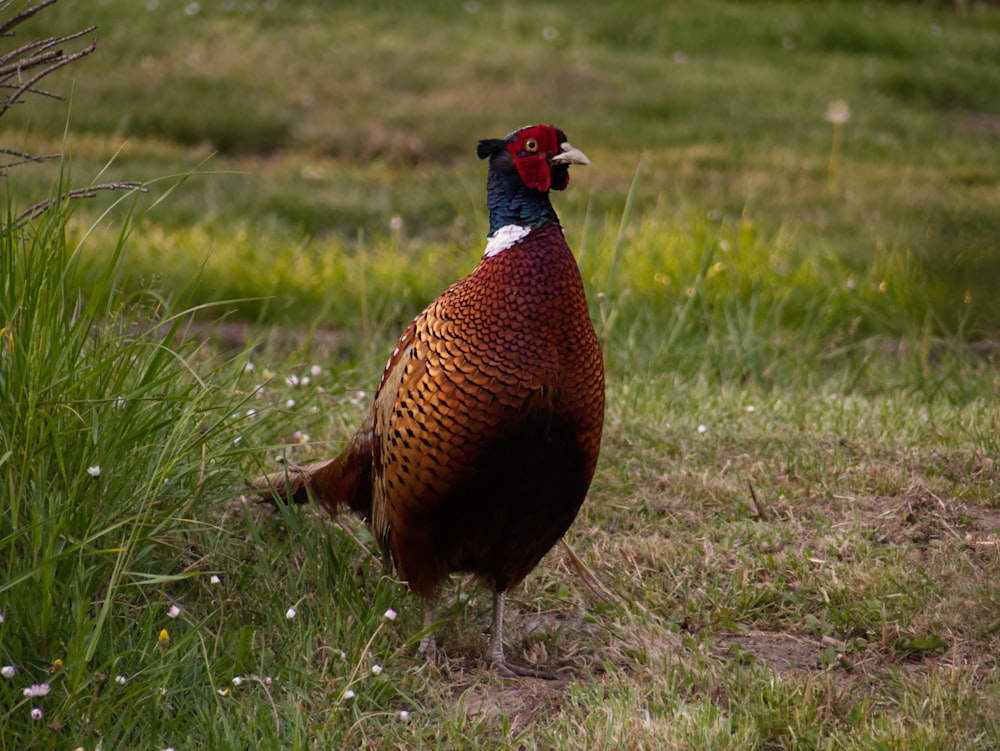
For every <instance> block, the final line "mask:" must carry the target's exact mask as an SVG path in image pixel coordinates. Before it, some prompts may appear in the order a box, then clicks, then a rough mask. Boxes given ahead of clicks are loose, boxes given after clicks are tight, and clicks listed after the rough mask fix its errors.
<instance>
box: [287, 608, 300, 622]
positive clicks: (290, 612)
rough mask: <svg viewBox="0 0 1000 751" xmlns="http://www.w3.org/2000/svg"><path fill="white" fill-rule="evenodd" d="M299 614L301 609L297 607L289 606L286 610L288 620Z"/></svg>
mask: <svg viewBox="0 0 1000 751" xmlns="http://www.w3.org/2000/svg"><path fill="white" fill-rule="evenodd" d="M298 614H299V611H298V610H296V609H295V608H288V610H286V611H285V618H287V619H288V620H292V618H294V617H295V616H297V615H298Z"/></svg>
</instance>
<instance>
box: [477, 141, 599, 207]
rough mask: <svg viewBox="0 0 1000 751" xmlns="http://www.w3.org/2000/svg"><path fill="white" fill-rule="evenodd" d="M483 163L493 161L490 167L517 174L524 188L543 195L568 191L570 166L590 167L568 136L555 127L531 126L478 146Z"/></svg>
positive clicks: (588, 161) (480, 143)
mask: <svg viewBox="0 0 1000 751" xmlns="http://www.w3.org/2000/svg"><path fill="white" fill-rule="evenodd" d="M477 153H478V154H479V158H480V159H486V158H487V157H489V159H490V167H491V168H493V169H495V170H497V171H500V172H512V171H513V170H515V169H516V170H517V174H518V175H519V176H520V178H521V182H523V183H524V185H525V187H527V188H531V189H532V190H537V191H540V192H542V193H544V192H546V191H548V190H565V189H566V186H567V185H569V165H571V164H582V165H587V164H590V160H589V159H588V158H587V155H586V154H584V153H583V152H582V151H580V150H579V149H576V148H574V147H573V146H572V145H570V143H569V141H567V140H566V134H565V133H563V132H562V130H561V129H559V128H557V127H556V126H554V125H529V126H527V127H524V128H521V129H520V130H516V131H514V132H513V133H511V134H510V135H509V136H507V137H506V138H487V139H484V140H482V141H480V142H479V147H478V149H477Z"/></svg>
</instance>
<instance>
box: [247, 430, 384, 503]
mask: <svg viewBox="0 0 1000 751" xmlns="http://www.w3.org/2000/svg"><path fill="white" fill-rule="evenodd" d="M251 487H252V488H253V490H255V491H256V492H257V493H259V494H260V495H261V496H262V497H264V498H266V499H268V500H274V499H277V500H281V501H285V502H291V503H308V502H309V501H310V500H314V501H316V502H317V503H319V504H320V505H321V506H322V507H323V508H325V509H326V510H327V511H328V512H330V514H331V515H332V516H336V515H337V513H338V512H339V511H340V509H341V508H342V507H343V506H347V507H348V508H349V509H351V510H352V511H354V512H356V513H358V514H360V515H361V516H362V517H364V518H365V519H369V518H370V517H371V505H372V492H371V487H372V450H371V441H370V440H367V438H366V437H365V436H364V435H363V434H361V433H359V434H358V435H356V436H354V438H353V439H352V440H351V442H350V443H349V444H348V445H347V447H346V448H345V449H344V450H343V452H341V453H340V455H339V456H337V457H336V458H335V459H329V460H328V461H325V462H316V463H314V464H307V465H305V466H298V465H295V464H288V465H286V466H285V467H284V469H282V470H280V471H278V472H272V473H270V474H267V475H262V476H261V477H258V478H256V479H255V480H254V481H253V482H252V483H251Z"/></svg>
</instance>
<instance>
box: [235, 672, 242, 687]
mask: <svg viewBox="0 0 1000 751" xmlns="http://www.w3.org/2000/svg"><path fill="white" fill-rule="evenodd" d="M233 685H234V686H242V685H243V676H242V675H234V676H233Z"/></svg>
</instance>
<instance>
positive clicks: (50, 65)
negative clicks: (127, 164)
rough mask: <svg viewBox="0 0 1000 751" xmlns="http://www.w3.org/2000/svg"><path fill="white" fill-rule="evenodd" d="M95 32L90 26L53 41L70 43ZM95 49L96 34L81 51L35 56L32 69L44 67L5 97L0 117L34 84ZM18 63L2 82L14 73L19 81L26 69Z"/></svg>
mask: <svg viewBox="0 0 1000 751" xmlns="http://www.w3.org/2000/svg"><path fill="white" fill-rule="evenodd" d="M96 30H97V27H96V26H91V27H89V28H86V29H84V30H83V31H78V32H77V33H75V34H70V35H68V36H65V37H61V38H60V39H59V40H55V41H58V42H66V41H70V40H73V39H77V38H79V37H81V36H84V35H85V34H91V33H94V32H96ZM48 41H49V42H53V43H55V41H53V40H48ZM50 46H51V45H50ZM95 49H97V36H96V34H95V35H94V38H93V39H92V40H91V42H90V44H88V45H87V46H86V47H84V48H83V49H80V50H77V51H76V52H74V53H72V54H69V55H64V54H63V53H62V51H61V50H57V51H56V53H57V55H56V56H55V57H47V56H36V57H35V58H34V59H35V60H36V61H40V62H35V63H34V64H33V66H34V67H38V66H44V67H42V69H41V70H40V71H38V72H37V73H35V75H33V76H32V77H31V78H29V79H27V80H24V81H23V82H22V83H21V84H20V85H19V86H18V87H17V89H15V90H14V92H13V93H12V94H10V95H9V96H8V97H7V99H6V101H0V117H2V116H3V114H4V113H5V112H6V111H7V110H8V109H10V108H11V106H12V105H14V104H15V103H16V102H17V101H18V100H19V99H20V98H21V97H22V96H23V95H24V94H25V93H28V92H32V91H33V87H34V85H35V84H36V83H38V82H39V81H40V80H41V79H43V78H45V76H47V75H49V74H50V73H53V72H55V71H57V70H59V68H63V67H65V66H67V65H69V64H71V63H74V62H76V61H77V60H79V59H80V58H83V57H86V56H87V55H89V54H90V53H91V52H93V51H94V50H95ZM43 58H44V60H43ZM29 59H30V58H29ZM42 60H43V61H42ZM19 63H20V64H19V65H18V64H15V66H14V68H13V69H12V72H10V73H8V74H7V75H6V78H5V79H4V82H6V80H7V79H9V78H11V77H12V76H13V75H14V73H17V75H18V80H21V75H22V73H23V72H24V71H25V70H26V68H25V67H24V65H23V63H24V61H23V60H22V61H19ZM29 67H30V66H29ZM34 93H41V92H34ZM60 98H61V97H60Z"/></svg>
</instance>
